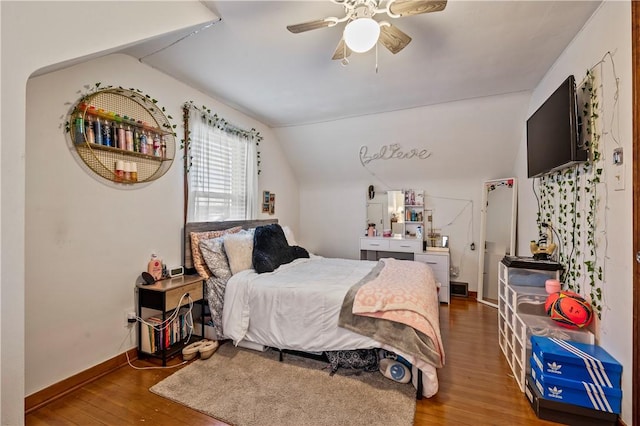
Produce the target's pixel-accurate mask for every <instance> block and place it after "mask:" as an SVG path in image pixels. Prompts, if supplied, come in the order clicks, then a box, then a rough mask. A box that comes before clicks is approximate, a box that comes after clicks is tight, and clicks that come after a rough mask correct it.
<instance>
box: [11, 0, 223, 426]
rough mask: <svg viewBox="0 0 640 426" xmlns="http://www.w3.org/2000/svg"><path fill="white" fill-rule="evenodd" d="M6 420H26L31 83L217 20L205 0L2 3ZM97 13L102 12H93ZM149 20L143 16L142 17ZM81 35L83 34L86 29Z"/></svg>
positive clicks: (19, 421)
mask: <svg viewBox="0 0 640 426" xmlns="http://www.w3.org/2000/svg"><path fill="white" fill-rule="evenodd" d="M0 11H1V12H0V15H1V19H2V24H1V37H0V38H1V39H2V61H1V67H2V68H1V84H2V88H1V89H2V99H1V105H2V107H1V114H2V123H3V124H4V125H3V126H2V129H1V135H2V144H1V146H0V156H1V157H0V158H1V167H0V183H1V187H0V200H1V203H0V205H1V213H0V214H1V228H0V236H1V240H2V245H1V250H0V256H1V258H0V292H1V293H0V294H1V299H0V301H1V303H2V306H1V309H0V312H1V314H0V315H1V330H0V333H1V334H0V337H1V339H0V345H1V347H0V356H1V365H0V368H1V369H0V380H1V382H2V388H1V389H0V392H1V393H0V397H1V399H2V406H1V407H0V409H1V412H2V413H1V417H2V419H1V421H2V424H8V425H15V424H22V423H23V422H24V418H23V417H24V395H25V393H24V390H25V389H24V315H25V312H24V292H25V285H24V283H25V241H24V232H25V126H26V120H25V109H26V91H25V88H26V83H27V79H28V78H29V76H30V75H31V74H32V73H33V72H34V71H36V70H38V69H39V68H41V67H45V66H49V65H52V64H56V63H60V62H63V61H68V60H72V59H74V58H78V57H82V56H85V55H89V54H95V53H96V52H104V51H107V50H109V49H112V48H115V47H117V46H122V45H125V44H128V43H132V42H136V41H140V40H144V39H147V38H150V37H154V36H157V35H160V34H163V33H166V32H170V31H175V30H179V29H182V28H187V27H191V26H194V25H200V24H203V23H204V22H207V21H209V20H213V19H216V18H217V17H215V16H214V15H213V14H212V13H211V12H210V11H209V10H208V9H207V8H206V7H204V5H202V4H201V3H200V2H196V1H190V2H157V3H154V2H127V4H126V13H122V9H118V8H115V7H114V3H113V2H48V1H43V2H9V1H3V2H0ZM91 16H99V17H100V19H87V17H91ZM140 16H144V17H145V19H143V20H140V19H139V17H140ZM80 35H82V36H80Z"/></svg>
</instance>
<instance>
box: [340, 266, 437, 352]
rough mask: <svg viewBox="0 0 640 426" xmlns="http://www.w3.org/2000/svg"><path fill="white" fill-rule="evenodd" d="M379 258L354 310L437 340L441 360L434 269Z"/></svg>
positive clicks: (358, 295)
mask: <svg viewBox="0 0 640 426" xmlns="http://www.w3.org/2000/svg"><path fill="white" fill-rule="evenodd" d="M381 262H383V263H384V267H383V268H382V270H381V271H380V274H379V275H378V276H377V277H376V278H374V279H372V280H371V281H369V282H367V283H366V284H364V285H362V286H361V287H360V288H359V289H358V291H357V293H356V295H355V298H354V302H353V310H352V312H353V314H355V315H361V316H367V317H372V318H382V319H386V320H389V321H395V322H399V323H402V324H405V325H408V326H410V327H413V328H414V329H416V330H418V331H420V332H422V333H424V334H425V335H426V336H429V337H430V338H431V340H432V341H433V342H434V343H435V344H436V346H437V349H438V352H439V353H440V358H441V361H442V364H444V350H443V346H442V338H441V336H440V320H439V316H438V309H439V302H438V291H437V287H438V285H437V284H436V281H435V278H434V275H433V271H432V270H431V268H430V267H429V266H427V265H426V264H424V263H421V262H414V261H407V260H397V259H391V258H390V259H381Z"/></svg>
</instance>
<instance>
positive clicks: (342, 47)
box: [331, 38, 351, 61]
mask: <svg viewBox="0 0 640 426" xmlns="http://www.w3.org/2000/svg"><path fill="white" fill-rule="evenodd" d="M349 55H351V49H349V48H348V47H347V45H346V44H345V42H344V39H343V38H342V39H340V43H338V47H336V50H335V52H333V56H332V57H331V59H332V60H334V61H336V60H338V59H344V58H346V57H347V56H349Z"/></svg>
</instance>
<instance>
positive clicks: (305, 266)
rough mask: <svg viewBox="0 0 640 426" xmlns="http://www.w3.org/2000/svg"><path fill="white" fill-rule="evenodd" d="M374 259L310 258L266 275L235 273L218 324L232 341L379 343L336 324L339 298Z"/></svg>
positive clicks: (319, 347) (336, 346) (315, 348)
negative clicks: (220, 324) (220, 323)
mask: <svg viewBox="0 0 640 426" xmlns="http://www.w3.org/2000/svg"><path fill="white" fill-rule="evenodd" d="M375 265H376V262H367V261H359V260H348V259H331V258H324V257H320V256H313V257H312V258H311V259H297V260H294V261H293V262H291V263H289V264H286V265H282V266H280V267H279V268H278V269H276V270H275V271H273V272H270V273H264V274H257V273H256V272H255V271H254V270H253V269H251V270H246V271H242V272H239V273H237V274H235V275H234V276H233V277H231V279H230V280H229V282H228V283H227V287H226V290H225V297H224V308H223V315H222V324H223V329H224V333H225V336H226V337H227V338H229V339H231V340H233V342H234V343H236V344H237V343H238V342H239V341H240V340H243V339H246V340H248V341H251V342H254V343H260V344H263V345H265V346H273V347H277V348H280V349H292V350H299V351H305V352H321V351H333V350H345V349H361V348H373V347H380V344H379V343H378V342H376V341H375V340H373V339H371V338H369V337H365V336H362V335H360V334H357V333H354V332H351V331H349V330H346V329H343V328H340V327H338V316H339V313H340V308H341V306H342V301H343V299H344V296H345V294H346V293H347V291H348V290H349V288H350V287H351V286H352V285H354V284H355V283H357V282H358V281H360V279H362V278H363V277H364V276H365V275H367V273H369V271H371V269H372V268H373V267H374V266H375Z"/></svg>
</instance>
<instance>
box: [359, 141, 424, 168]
mask: <svg viewBox="0 0 640 426" xmlns="http://www.w3.org/2000/svg"><path fill="white" fill-rule="evenodd" d="M429 157H431V152H429V151H428V150H426V149H416V148H414V149H410V150H407V151H403V150H402V146H400V144H397V143H392V144H390V145H383V146H382V147H380V150H379V151H378V152H374V153H371V154H369V147H367V146H366V145H362V146H361V147H360V164H362V166H366V165H367V164H369V163H370V162H372V161H375V160H394V159H395V160H410V159H412V158H416V159H419V160H426V159H427V158H429Z"/></svg>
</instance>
